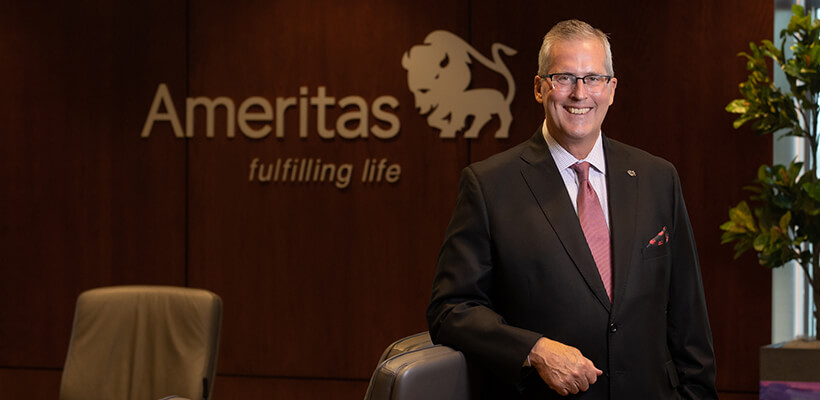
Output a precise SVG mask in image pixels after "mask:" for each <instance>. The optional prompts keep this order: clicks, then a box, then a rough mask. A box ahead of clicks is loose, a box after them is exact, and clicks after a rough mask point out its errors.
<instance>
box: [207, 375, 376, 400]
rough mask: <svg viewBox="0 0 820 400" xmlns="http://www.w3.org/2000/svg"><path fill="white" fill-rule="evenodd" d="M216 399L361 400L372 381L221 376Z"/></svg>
mask: <svg viewBox="0 0 820 400" xmlns="http://www.w3.org/2000/svg"><path fill="white" fill-rule="evenodd" d="M217 379H218V381H217V382H216V386H214V397H215V398H220V399H288V400H313V399H335V400H361V399H362V398H363V397H364V395H365V392H366V391H367V384H368V381H364V380H332V379H322V380H316V379H280V378H272V377H266V378H262V377H235V376H219V377H218V378H217Z"/></svg>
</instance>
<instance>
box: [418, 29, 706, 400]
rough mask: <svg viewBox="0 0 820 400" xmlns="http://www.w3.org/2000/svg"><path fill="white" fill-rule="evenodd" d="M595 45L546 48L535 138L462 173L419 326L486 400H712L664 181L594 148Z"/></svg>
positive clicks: (596, 35) (597, 124) (682, 243)
mask: <svg viewBox="0 0 820 400" xmlns="http://www.w3.org/2000/svg"><path fill="white" fill-rule="evenodd" d="M613 75H614V72H613V68H612V56H611V51H610V47H609V41H608V39H607V37H606V35H605V34H604V33H602V32H601V31H600V30H597V29H594V28H592V27H591V26H589V25H588V24H586V23H584V22H581V21H576V20H572V21H564V22H561V23H559V24H557V25H556V26H554V27H553V28H552V29H551V30H550V32H549V33H548V34H547V35H546V36H545V38H544V43H543V45H542V48H541V52H540V54H539V71H538V75H537V76H536V77H535V100H536V101H537V102H539V103H541V104H543V106H544V114H545V121H544V123H543V124H542V126H540V127H539V128H538V130H537V131H536V132H535V134H534V135H533V137H532V138H531V139H530V140H528V141H527V142H525V143H522V144H520V145H518V146H516V147H514V148H512V149H510V150H508V151H505V152H503V153H500V154H497V155H495V156H493V157H490V158H489V159H487V160H484V161H481V162H477V163H475V164H472V165H470V166H468V167H467V168H465V169H464V171H463V173H462V177H461V183H460V191H459V196H458V200H457V204H456V207H455V211H454V212H453V216H452V219H451V221H450V225H449V227H448V229H447V233H446V239H445V242H444V244H443V246H442V249H441V253H440V255H439V260H438V266H437V270H436V276H435V280H434V284H433V292H432V299H431V302H430V306H429V309H428V312H427V320H428V323H429V325H430V334H431V336H432V338H433V340H434V341H435V342H437V343H442V344H446V345H449V346H452V347H454V348H456V349H458V350H461V351H462V352H464V354H465V355H466V356H467V358H468V360H470V361H472V362H475V363H477V364H479V365H481V366H483V367H484V368H485V369H486V370H488V371H489V372H490V373H491V374H492V376H493V379H490V380H489V382H488V386H487V388H486V391H485V392H484V395H485V397H490V398H519V397H520V398H539V399H549V398H560V397H561V396H570V397H574V398H583V399H612V400H621V399H652V400H656V399H679V398H685V399H713V398H717V393H716V390H715V386H714V380H715V364H714V354H713V348H712V338H711V332H710V329H709V321H708V318H707V314H706V305H705V300H704V295H703V285H702V283H701V277H700V269H699V266H698V260H697V252H696V249H695V243H694V239H693V236H692V229H691V226H690V223H689V217H688V215H687V212H686V207H685V205H684V202H683V196H682V194H681V188H680V182H679V180H678V175H677V172H676V171H675V169H674V167H673V166H672V165H671V164H670V163H668V162H666V161H664V160H662V159H660V158H657V157H655V156H652V155H650V154H648V153H646V152H644V151H641V150H639V149H636V148H634V147H630V146H627V145H625V144H622V143H619V142H617V141H614V140H612V139H608V138H607V137H605V136H603V135H602V134H601V124H602V123H603V120H604V117H605V116H606V112H607V109H608V108H609V106H610V105H611V104H612V102H613V100H614V96H615V88H616V86H617V79H616V78H614V77H613Z"/></svg>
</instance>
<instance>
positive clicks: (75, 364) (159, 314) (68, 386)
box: [60, 286, 222, 400]
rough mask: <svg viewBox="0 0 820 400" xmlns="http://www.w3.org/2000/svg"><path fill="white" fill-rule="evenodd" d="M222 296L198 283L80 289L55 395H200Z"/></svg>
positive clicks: (211, 363) (204, 393)
mask: <svg viewBox="0 0 820 400" xmlns="http://www.w3.org/2000/svg"><path fill="white" fill-rule="evenodd" d="M221 325H222V299H221V298H220V297H219V296H217V295H216V294H214V293H212V292H209V291H207V290H202V289H191V288H182V287H169V286H115V287H107V288H99V289H92V290H88V291H86V292H83V293H82V294H80V296H79V297H78V298H77V308H76V312H75V314H74V327H73V329H72V333H71V342H70V344H69V348H68V355H67V357H66V362H65V368H64V369H63V376H62V382H61V385H60V399H61V400H80V399H82V400H95V399H100V400H102V399H106V400H109V399H121V400H137V399H139V400H144V399H160V398H174V397H175V396H176V398H179V397H184V398H189V399H207V398H209V395H210V393H211V391H212V389H213V382H214V375H215V372H216V359H217V353H218V348H219V334H220V329H221Z"/></svg>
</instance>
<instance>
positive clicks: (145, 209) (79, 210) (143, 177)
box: [0, 1, 185, 368]
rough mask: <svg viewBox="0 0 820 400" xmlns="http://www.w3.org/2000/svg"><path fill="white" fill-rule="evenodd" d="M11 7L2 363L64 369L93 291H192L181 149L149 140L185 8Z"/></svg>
mask: <svg viewBox="0 0 820 400" xmlns="http://www.w3.org/2000/svg"><path fill="white" fill-rule="evenodd" d="M41 3H42V4H41ZM0 8H2V9H3V12H2V13H0V27H2V28H0V29H2V33H3V34H2V35H0V54H3V56H2V57H3V62H0V87H2V88H3V93H4V95H3V100H2V101H3V105H2V106H0V121H3V122H2V124H3V128H2V134H0V149H2V150H0V151H2V156H0V186H2V187H3V196H2V198H3V200H2V202H0V203H2V206H0V221H2V222H0V226H2V228H0V254H2V256H0V271H2V276H3V279H0V307H1V308H0V366H17V367H20V366H30V367H57V368H60V367H62V365H63V362H64V360H65V354H66V350H67V346H68V339H69V335H70V330H71V321H72V316H73V310H74V300H75V299H76V297H77V295H78V294H79V293H80V292H81V291H82V290H85V289H88V288H91V287H96V286H103V285H112V284H121V283H157V284H158V283H162V284H174V285H184V284H185V260H184V237H185V230H184V215H185V208H184V206H185V203H184V198H185V191H184V190H185V175H184V172H185V164H184V143H181V142H176V141H172V140H168V136H167V135H160V134H158V135H157V136H160V137H156V138H153V140H151V141H144V140H141V139H140V137H139V134H140V130H141V128H142V123H143V120H144V118H145V116H146V114H147V111H148V106H149V105H150V104H151V98H152V97H153V94H154V93H153V90H154V87H155V82H157V81H158V80H160V79H162V80H167V81H169V82H176V83H177V84H178V85H180V86H182V85H183V84H184V79H185V63H184V61H185V41H184V32H185V31H184V29H185V26H184V21H185V14H184V11H185V10H184V2H176V4H173V3H168V2H164V1H162V2H159V1H156V2H139V3H125V2H117V3H111V2H106V1H86V2H82V3H79V4H78V3H65V4H48V5H47V6H46V5H45V4H44V3H43V2H11V1H4V2H3V4H2V6H0ZM162 136H165V137H162Z"/></svg>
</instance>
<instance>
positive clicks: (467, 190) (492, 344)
mask: <svg viewBox="0 0 820 400" xmlns="http://www.w3.org/2000/svg"><path fill="white" fill-rule="evenodd" d="M488 221H489V218H488V214H487V207H486V203H485V199H484V194H483V193H482V189H481V184H480V181H479V178H478V177H477V176H476V173H475V171H474V170H473V169H472V168H471V167H467V168H465V169H464V171H463V172H462V175H461V181H460V184H459V195H458V200H457V202H456V207H455V210H454V211H453V216H452V218H451V220H450V224H449V226H448V228H447V232H446V235H445V240H444V244H443V245H442V248H441V252H440V253H439V258H438V265H437V267H436V274H435V279H434V281H433V290H432V296H431V301H430V306H429V308H428V309H427V323H428V325H429V328H430V336H431V337H432V338H433V341H434V342H435V343H440V344H445V345H448V346H450V347H453V348H455V349H458V350H460V351H462V352H464V354H465V355H467V356H468V357H469V358H470V359H471V360H474V361H477V362H478V363H479V364H481V365H483V366H484V367H485V368H487V369H488V370H490V371H492V372H493V373H494V374H495V375H497V376H499V377H501V378H502V379H504V380H505V381H507V382H508V383H510V384H513V385H516V384H518V383H520V381H521V379H522V378H523V376H522V370H523V369H522V363H523V361H524V360H526V357H527V355H528V354H529V351H530V349H532V347H533V346H534V345H535V342H536V341H537V340H538V339H539V338H540V337H541V335H540V334H538V333H536V332H531V331H528V330H524V329H520V328H516V327H513V326H510V325H508V324H507V322H506V321H505V320H504V318H503V317H502V316H501V315H499V314H498V313H497V312H496V311H494V309H493V301H492V293H493V279H492V275H493V254H492V253H493V250H492V249H493V245H492V229H491V227H490V226H489V222H488Z"/></svg>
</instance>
